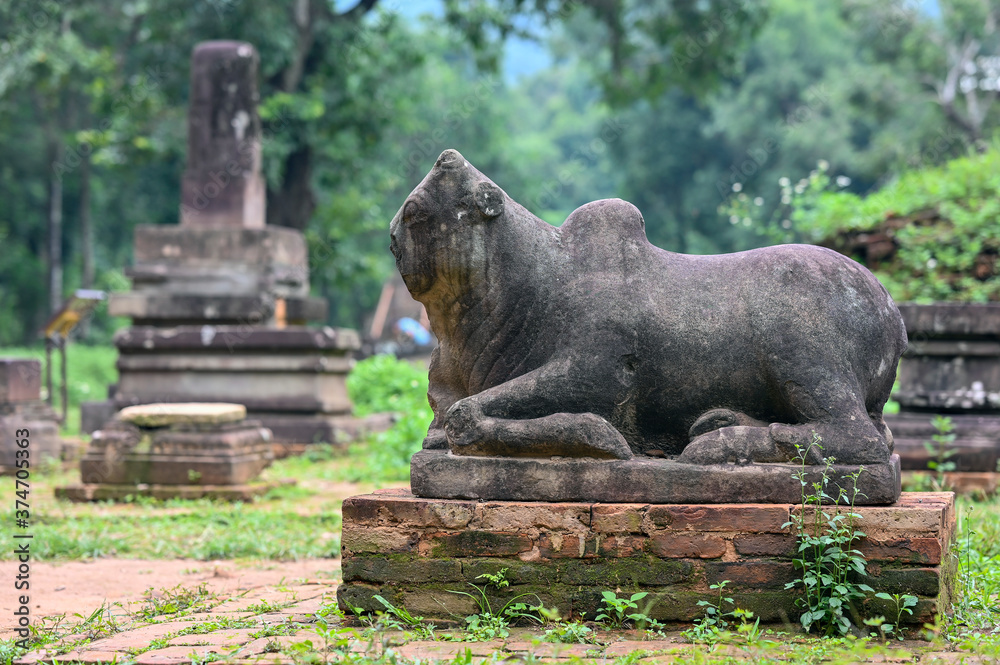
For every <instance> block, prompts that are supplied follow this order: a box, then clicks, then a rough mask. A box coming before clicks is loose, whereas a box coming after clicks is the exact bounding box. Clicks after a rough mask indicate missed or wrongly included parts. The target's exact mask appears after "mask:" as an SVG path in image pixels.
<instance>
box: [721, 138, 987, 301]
mask: <svg viewBox="0 0 1000 665" xmlns="http://www.w3.org/2000/svg"><path fill="white" fill-rule="evenodd" d="M828 169H829V165H828V164H827V163H826V162H822V161H821V162H820V163H819V165H818V167H817V168H816V169H815V170H814V171H812V173H810V174H809V176H808V177H807V178H803V179H802V180H800V181H799V182H797V183H795V184H793V183H792V182H791V181H790V180H789V179H788V178H782V179H781V181H780V182H779V186H780V192H779V194H780V201H781V202H780V204H779V205H778V206H777V207H776V208H775V209H774V211H773V212H772V213H771V214H767V213H765V212H764V211H765V210H766V209H767V206H762V205H761V204H760V201H755V202H752V201H750V200H749V198H748V197H746V196H743V197H742V198H740V196H736V197H734V198H733V199H732V200H731V201H730V202H729V205H728V206H727V207H724V209H723V211H724V212H725V213H727V214H729V215H730V218H731V219H733V220H739V219H744V220H745V221H746V220H747V219H749V220H751V221H752V222H755V226H756V228H758V229H759V230H761V233H762V234H763V235H765V236H766V237H767V238H768V239H769V240H771V241H773V242H791V241H804V242H809V243H815V244H820V245H824V246H827V247H831V248H833V249H836V250H837V251H840V252H842V253H844V254H847V255H848V256H851V257H852V258H855V259H856V260H858V261H859V262H861V263H863V264H864V265H866V266H867V267H868V268H869V269H871V270H872V271H873V272H874V273H875V275H876V276H877V277H878V278H879V280H880V281H881V282H882V283H883V284H884V285H885V286H886V288H887V289H888V290H889V292H890V294H892V296H893V298H895V299H896V300H897V301H913V302H921V303H928V302H935V301H950V300H956V301H967V302H986V301H995V300H1000V261H998V257H1000V223H998V221H997V219H998V217H1000V144H995V145H994V146H993V147H992V148H991V149H990V150H988V151H986V152H984V153H981V154H972V155H968V156H966V157H961V158H958V159H954V160H952V161H949V162H947V163H945V164H943V165H941V166H935V167H927V168H922V169H916V170H913V171H909V172H906V173H904V174H902V175H900V176H899V177H898V178H896V179H895V180H894V181H892V182H890V183H889V184H887V185H886V186H885V187H883V188H881V189H879V190H878V191H875V192H870V193H868V194H867V195H864V196H859V195H858V194H854V193H852V192H850V191H848V190H847V189H845V188H846V187H847V185H848V184H849V182H850V180H849V179H847V178H845V177H844V176H839V177H837V178H832V177H831V176H830V174H829V173H828V172H827V171H828Z"/></svg>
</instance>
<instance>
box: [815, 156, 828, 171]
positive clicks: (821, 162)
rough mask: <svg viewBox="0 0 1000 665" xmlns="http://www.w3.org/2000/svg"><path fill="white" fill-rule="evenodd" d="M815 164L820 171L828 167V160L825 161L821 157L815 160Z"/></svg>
mask: <svg viewBox="0 0 1000 665" xmlns="http://www.w3.org/2000/svg"><path fill="white" fill-rule="evenodd" d="M816 166H818V167H819V170H820V171H825V170H827V169H828V168H830V162H828V161H826V160H825V159H821V160H819V161H818V162H816Z"/></svg>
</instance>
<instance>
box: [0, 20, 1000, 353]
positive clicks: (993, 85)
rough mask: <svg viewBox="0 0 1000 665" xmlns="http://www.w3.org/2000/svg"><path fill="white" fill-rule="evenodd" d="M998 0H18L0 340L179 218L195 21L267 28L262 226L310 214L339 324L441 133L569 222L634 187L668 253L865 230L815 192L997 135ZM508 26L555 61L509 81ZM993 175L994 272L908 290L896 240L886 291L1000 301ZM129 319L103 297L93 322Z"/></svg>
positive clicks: (880, 177) (103, 327)
mask: <svg viewBox="0 0 1000 665" xmlns="http://www.w3.org/2000/svg"><path fill="white" fill-rule="evenodd" d="M998 16H1000V3H997V2H992V1H991V0H940V1H939V2H926V3H917V4H915V3H911V2H907V1H904V0H829V1H828V2H798V1H796V0H770V1H769V2H763V1H760V2H758V1H755V0H711V1H708V2H700V1H697V0H672V1H670V2H663V3H646V2H642V1H640V0H614V1H611V2H608V1H605V0H477V1H475V2H459V1H458V0H443V2H442V3H441V5H440V7H439V8H438V9H437V11H436V13H431V14H428V15H426V16H424V17H422V18H416V17H414V16H411V15H404V14H403V13H401V12H400V11H399V10H398V7H397V6H394V5H393V4H392V3H390V2H379V1H378V0H362V1H360V2H353V1H352V2H332V1H331V0H283V1H281V2H269V1H267V0H179V1H174V2H167V1H166V0H74V1H72V2H69V1H67V0H62V1H56V0H41V1H40V2H29V1H24V0H7V1H6V2H0V157H2V158H0V239H2V244H0V247H2V257H3V259H2V261H0V312H2V313H3V316H2V317H0V345H12V344H25V343H32V341H33V340H35V339H36V333H37V330H38V328H39V327H40V325H41V324H42V323H43V322H44V320H45V319H46V317H47V316H48V313H49V312H50V311H51V308H52V307H53V305H55V304H56V303H58V302H61V301H62V299H63V297H64V296H65V295H67V294H68V293H70V292H71V291H72V290H73V289H75V288H78V287H80V286H92V287H95V288H101V289H106V290H111V291H121V290H127V289H128V280H127V279H126V278H125V276H124V273H123V269H124V268H125V267H126V266H128V265H129V263H130V261H131V257H130V252H131V239H132V229H133V227H134V226H135V225H136V224H175V223H177V221H178V205H179V186H180V176H181V172H182V170H183V166H184V158H185V155H184V151H185V145H186V144H185V132H186V105H187V95H188V90H187V88H188V64H189V57H190V53H191V50H192V48H193V47H194V45H195V44H196V43H197V42H199V41H202V40H206V39H220V38H230V39H242V40H247V41H249V42H252V43H253V44H254V45H255V46H256V47H257V48H258V50H259V52H260V56H261V106H260V114H261V117H262V121H263V130H264V132H263V136H264V141H263V152H264V170H265V173H266V176H267V183H268V222H269V223H271V224H280V225H285V226H292V227H295V228H299V229H302V230H303V231H305V232H306V234H307V237H308V239H309V242H310V249H311V261H312V284H313V290H314V292H315V293H316V294H317V295H322V296H324V297H326V298H328V299H329V301H330V303H331V308H330V312H331V313H330V317H331V319H330V322H331V323H333V324H337V325H346V326H357V325H359V323H360V320H361V316H362V314H363V312H365V311H366V310H368V309H370V308H371V307H373V305H374V303H375V300H376V299H377V297H378V291H379V286H380V284H381V282H382V280H384V279H385V278H386V277H387V276H388V275H389V274H390V273H391V271H392V269H393V267H392V259H391V256H390V255H389V253H388V251H387V248H386V246H387V238H386V230H385V229H386V226H387V224H388V221H389V220H390V219H391V217H392V215H393V214H394V213H395V210H396V208H397V206H398V205H399V204H400V202H401V201H402V200H403V198H404V197H405V195H406V193H407V192H409V191H410V189H411V188H412V187H413V186H414V185H415V184H416V183H417V182H418V181H419V180H420V178H421V177H422V176H423V174H424V173H425V172H426V171H427V170H428V169H429V168H430V166H431V165H432V164H433V161H434V159H435V157H436V156H437V154H438V153H439V152H440V151H441V150H443V149H444V148H447V147H454V148H457V149H459V150H460V151H461V152H462V153H463V154H464V155H465V156H466V157H467V158H468V159H469V160H470V161H471V162H472V163H474V164H475V165H476V166H477V167H478V168H479V169H480V170H482V171H483V172H484V173H486V174H488V175H489V176H490V177H491V178H492V179H493V180H494V181H495V182H497V183H498V184H499V185H500V186H501V187H503V188H504V189H505V190H506V191H507V192H508V193H509V194H510V195H511V196H512V197H513V198H514V199H516V200H518V201H519V202H521V203H523V204H524V205H526V206H527V207H528V208H529V209H531V210H533V211H534V212H535V213H536V214H538V215H539V216H541V217H543V218H544V219H546V220H547V221H549V222H551V223H554V224H558V223H560V222H561V220H562V219H564V218H565V216H566V215H567V214H568V213H569V212H570V211H571V210H572V209H573V208H575V207H576V206H578V205H580V204H582V203H584V202H587V201H590V200H593V199H597V198H602V197H610V196H619V197H621V198H624V199H627V200H630V201H632V202H633V203H635V204H636V205H638V206H639V208H640V209H641V210H642V211H643V214H644V216H645V218H646V223H647V230H648V234H649V237H650V240H652V241H653V242H654V243H656V244H658V245H659V246H661V247H664V248H666V249H670V250H675V251H684V252H693V253H710V252H726V251H736V250H740V249H747V248H750V247H754V246H759V245H763V244H767V243H772V242H780V241H789V240H805V241H809V242H820V241H824V238H833V239H835V238H836V237H837V236H838V234H840V233H841V232H842V231H843V232H847V231H849V230H850V229H855V230H856V229H857V228H860V227H858V222H857V221H856V220H855V219H854V218H852V215H854V214H855V213H856V211H857V209H858V208H859V206H858V205H855V206H854V208H852V207H851V206H850V205H846V204H844V201H845V200H846V199H843V198H841V199H829V198H826V199H823V201H824V203H823V205H826V203H829V201H831V200H833V201H834V202H836V203H837V206H834V207H832V208H822V206H820V210H828V211H829V214H825V213H824V214H810V211H813V212H815V210H816V209H817V208H816V206H817V205H818V204H817V201H818V200H819V199H820V198H822V197H821V196H820V194H821V193H822V192H820V189H822V190H823V192H826V193H828V194H830V195H831V196H833V195H837V194H842V195H843V196H853V197H855V199H856V200H858V201H861V200H872V201H874V202H875V203H873V204H871V205H869V208H872V207H873V206H874V207H878V205H880V204H882V203H886V202H890V203H891V205H892V206H895V207H896V208H900V210H895V211H893V210H890V209H889V208H885V206H883V207H882V208H881V209H880V210H879V211H874V212H873V211H872V210H867V212H865V214H868V215H869V217H871V216H872V215H874V216H875V217H876V218H884V217H885V216H886V215H887V214H888V213H890V212H894V213H898V214H897V217H896V218H897V219H904V218H905V217H906V215H910V214H911V213H915V212H919V210H918V209H920V210H922V209H929V208H936V207H937V202H936V201H926V200H924V199H926V198H927V197H926V195H925V194H926V188H923V189H922V188H921V186H920V185H919V184H917V185H913V184H911V185H908V187H909V189H906V187H904V188H902V189H900V188H898V187H897V189H896V190H892V191H895V192H897V194H893V195H892V196H896V197H897V198H896V199H893V198H892V197H882V198H872V197H873V196H874V195H875V194H874V193H877V192H881V191H888V190H887V189H886V188H889V187H892V186H893V183H896V182H897V181H899V180H900V176H901V175H902V174H905V173H907V172H910V171H921V170H924V169H934V168H935V167H937V166H938V165H941V164H944V163H946V162H948V161H949V160H952V159H955V158H962V157H965V156H968V155H976V154H980V153H988V152H990V145H991V141H992V137H993V134H994V129H995V127H996V125H997V114H996V111H995V110H993V108H992V102H993V101H994V99H995V97H996V95H997V88H998V77H1000V65H998V64H997V59H998V58H997V54H998V53H1000V50H998V46H1000V37H998V35H997V33H996V28H997V20H996V19H997V17H998ZM511 37H517V38H518V39H520V40H524V39H537V40H539V41H540V42H541V43H542V45H543V46H544V47H545V49H546V50H547V53H548V54H549V56H550V57H549V59H548V61H547V64H546V66H545V67H543V68H542V69H540V70H537V71H534V72H533V73H531V74H530V75H526V76H522V77H519V78H516V79H513V78H512V77H509V76H506V75H505V72H504V71H503V64H502V63H503V62H504V49H510V48H516V46H513V45H512V42H510V38H511ZM519 43H523V42H519ZM993 163H995V160H993V162H987V163H986V165H987V166H988V165H991V164H993ZM817 164H821V165H822V168H821V169H818V168H817ZM980 166H981V168H985V166H983V165H980ZM972 170H973V171H974V170H975V168H972ZM992 173H995V170H993V171H992ZM988 175H989V174H988ZM995 177H996V176H992V175H990V178H993V179H995ZM987 179H988V180H989V182H987V183H985V184H982V185H981V186H977V187H976V188H973V189H974V190H975V191H974V193H973V194H970V195H969V196H972V197H973V198H975V201H974V202H973V204H970V205H966V204H955V205H951V204H949V205H951V208H949V210H954V209H961V208H963V207H964V208H966V209H971V208H975V210H976V213H975V214H976V219H977V220H978V221H977V222H976V223H975V224H972V223H969V224H965V225H964V226H963V225H962V224H959V225H954V224H953V225H952V226H950V227H948V230H947V232H948V233H950V234H952V235H955V234H957V237H959V241H958V242H959V244H961V242H962V238H969V239H970V242H973V241H977V242H979V243H980V245H978V246H977V247H976V248H973V249H975V251H974V252H972V254H973V256H974V257H975V256H980V255H983V256H986V261H987V263H988V261H989V257H990V256H993V263H992V264H991V265H992V267H990V268H989V270H985V269H981V268H975V270H978V272H975V270H973V268H974V267H975V266H977V265H981V264H982V260H978V259H975V258H972V259H970V261H971V262H972V263H969V266H972V267H970V268H969V270H970V271H973V272H974V274H973V277H972V279H977V280H979V281H980V282H989V284H988V285H987V286H986V287H982V288H979V287H976V285H975V284H972V285H971V286H972V287H975V288H969V289H964V290H963V289H962V288H951V287H949V288H945V287H943V286H941V285H940V284H939V285H938V286H931V287H928V288H923V287H922V286H920V284H919V283H918V284H917V285H916V286H913V285H911V284H909V280H911V279H912V280H917V282H920V280H922V279H924V273H925V272H927V271H926V270H925V269H924V268H920V269H917V268H914V266H916V265H917V263H914V261H917V259H913V260H912V261H910V259H908V258H906V257H907V256H910V254H906V252H904V259H905V260H906V261H910V263H905V261H904V263H903V264H900V265H899V266H897V268H899V269H896V268H894V269H893V271H892V272H891V275H890V274H889V273H886V274H887V275H890V277H889V278H890V281H891V282H893V284H894V285H895V284H896V283H898V284H899V286H898V289H897V290H895V291H894V293H900V294H904V295H905V294H912V297H919V298H930V297H943V298H947V297H953V296H954V297H964V298H967V299H978V300H982V299H997V298H998V297H1000V295H998V289H997V288H996V287H995V280H996V279H997V277H996V270H995V263H996V261H995V257H996V249H997V247H998V245H1000V241H998V237H1000V232H998V230H997V226H998V224H997V223H996V221H995V216H991V215H990V214H989V209H985V210H984V209H983V208H982V205H980V204H981V201H980V199H982V198H983V197H987V198H988V197H989V196H990V195H993V194H995V193H996V190H997V189H998V187H997V185H996V183H994V182H993V180H990V179H989V178H987ZM925 180H926V178H925ZM918 181H919V179H915V180H913V182H918ZM865 195H868V199H864V198H863V197H864V196H865ZM899 196H904V197H907V196H908V197H910V198H907V199H906V200H905V201H903V202H900V201H899V200H898V197H899ZM921 196H923V197H924V199H921V198H920V197H921ZM912 197H916V198H915V199H913V201H918V202H919V201H923V204H921V205H923V207H922V208H921V205H918V204H917V203H915V202H913V201H911V199H912ZM976 197H978V198H976ZM991 200H993V201H995V200H996V198H995V196H993V198H992V199H991ZM910 203H913V205H910ZM859 205H860V204H859ZM914 206H915V207H914ZM901 208H906V209H905V210H902V209H901ZM852 211H853V212H852ZM946 212H947V211H946ZM911 217H912V215H911ZM961 219H964V218H961ZM961 219H960V220H959V221H961ZM817 220H819V221H817ZM879 221H880V220H879V219H875V220H874V221H873V222H872V226H874V225H877V223H878V222H879ZM903 225H905V224H903ZM897 226H900V224H897ZM935 228H936V227H935ZM817 229H819V230H822V233H820V231H819V230H817ZM963 234H965V235H963ZM925 235H926V234H925ZM820 236H823V237H820ZM933 240H934V238H933V237H932V238H931V240H929V241H927V242H924V243H923V245H921V249H920V252H924V254H926V252H928V251H929V252H931V254H933V252H934V249H933V246H932V245H933ZM830 242H831V243H834V242H835V240H830ZM953 244H954V243H953ZM848 249H850V248H848ZM907 251H909V250H907ZM962 251H964V250H961V251H959V253H960V254H961V253H962ZM970 251H971V250H970ZM990 252H992V254H991V253H990ZM911 254H913V253H911ZM924 254H920V255H919V257H918V258H919V259H920V260H922V261H923V263H922V264H920V265H922V266H924V267H926V265H927V261H928V260H933V261H935V262H937V259H934V257H933V256H931V255H927V256H925V255H924ZM913 256H916V254H913ZM963 256H964V254H963ZM859 258H861V259H864V258H865V257H864V256H860V257H859ZM977 260H978V261H979V263H976V261H977ZM911 264H912V265H911ZM935 264H936V263H935ZM950 265H952V267H953V268H954V271H957V272H956V274H959V277H956V278H955V279H965V277H963V276H962V275H961V271H962V270H963V265H965V264H963V263H962V262H961V261H959V260H956V261H952V263H951V264H950ZM900 266H902V267H900ZM984 270H985V272H984ZM967 272H968V271H967ZM880 276H882V275H881V274H880ZM990 280H993V281H990ZM953 281H954V280H953ZM949 284H951V282H949ZM990 284H992V286H990ZM911 286H912V287H913V288H911ZM952 286H953V284H952ZM893 288H896V287H895V286H894V287H893ZM121 323H123V322H120V321H118V322H116V321H112V320H109V319H108V318H107V316H106V315H105V314H104V313H103V312H98V313H97V314H96V316H95V319H94V321H93V322H92V325H90V326H89V327H88V328H87V330H86V333H85V341H91V342H95V343H101V342H106V341H107V340H108V339H109V337H110V335H111V333H112V332H113V329H114V327H115V326H116V325H120V324H121Z"/></svg>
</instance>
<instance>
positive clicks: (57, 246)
mask: <svg viewBox="0 0 1000 665" xmlns="http://www.w3.org/2000/svg"><path fill="white" fill-rule="evenodd" d="M64 154H65V147H64V146H63V142H62V138H61V137H60V136H59V135H58V133H56V132H53V135H52V138H50V139H49V165H50V172H49V229H48V230H49V234H48V236H49V251H48V255H49V256H48V258H49V265H48V269H49V275H48V277H49V310H50V312H53V313H54V312H56V311H58V310H59V308H60V307H62V304H63V292H62V291H63V262H62V198H63V190H62V173H61V172H60V171H59V168H60V165H61V164H62V161H63V155H64Z"/></svg>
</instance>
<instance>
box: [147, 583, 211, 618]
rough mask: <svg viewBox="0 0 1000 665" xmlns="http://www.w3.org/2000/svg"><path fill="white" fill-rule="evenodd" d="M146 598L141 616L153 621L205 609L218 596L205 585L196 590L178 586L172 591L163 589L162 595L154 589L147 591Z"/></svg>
mask: <svg viewBox="0 0 1000 665" xmlns="http://www.w3.org/2000/svg"><path fill="white" fill-rule="evenodd" d="M144 598H145V600H144V606H143V607H142V609H140V610H139V616H141V617H142V618H144V619H152V618H154V617H158V616H163V615H164V614H179V613H182V612H186V611H187V610H190V609H191V608H196V607H205V606H206V605H208V604H210V603H211V602H212V601H213V600H215V598H216V596H215V594H214V593H212V592H211V591H209V590H208V586H207V585H205V584H200V585H198V586H197V587H195V588H185V587H184V586H182V585H180V584H178V585H177V586H175V587H173V588H171V589H163V590H162V591H161V594H160V595H157V593H156V592H155V591H154V590H153V589H152V588H149V589H146V593H145V594H144Z"/></svg>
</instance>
